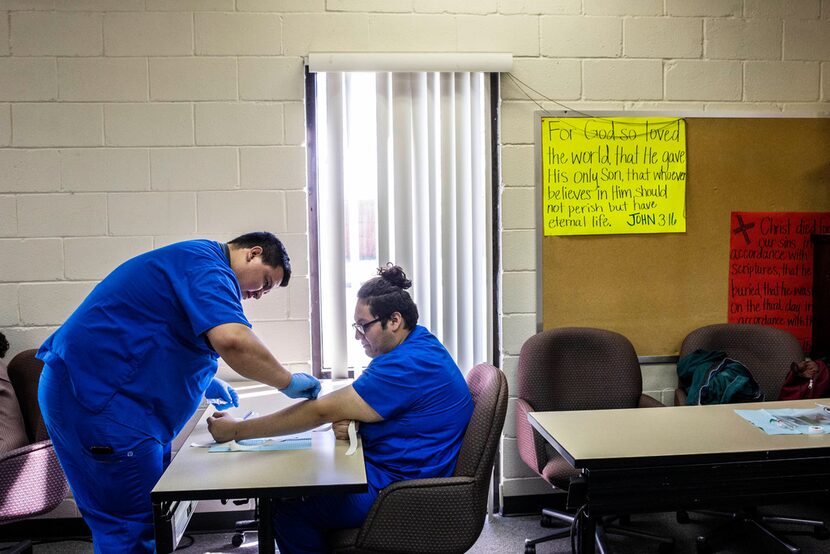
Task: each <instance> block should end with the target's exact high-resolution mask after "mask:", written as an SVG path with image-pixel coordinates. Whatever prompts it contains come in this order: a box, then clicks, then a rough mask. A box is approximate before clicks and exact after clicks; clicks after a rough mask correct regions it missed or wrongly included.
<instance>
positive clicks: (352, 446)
mask: <svg viewBox="0 0 830 554" xmlns="http://www.w3.org/2000/svg"><path fill="white" fill-rule="evenodd" d="M355 450H357V429H355V423H354V420H351V421H350V422H349V449H348V450H346V456H351V455H352V454H354V453H355Z"/></svg>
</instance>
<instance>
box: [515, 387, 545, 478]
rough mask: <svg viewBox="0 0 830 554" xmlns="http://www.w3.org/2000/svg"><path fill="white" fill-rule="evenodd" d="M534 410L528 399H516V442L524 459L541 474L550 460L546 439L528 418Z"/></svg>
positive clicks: (520, 455)
mask: <svg viewBox="0 0 830 554" xmlns="http://www.w3.org/2000/svg"><path fill="white" fill-rule="evenodd" d="M533 411H535V410H534V409H533V406H531V405H530V403H529V402H528V401H527V400H524V399H522V398H517V399H516V444H517V447H518V448H519V457H521V459H522V461H523V462H524V463H526V464H527V465H528V466H529V467H530V469H532V470H534V471H535V472H536V473H538V474H539V475H541V474H542V469H543V468H544V467H545V464H546V463H547V462H548V454H547V452H546V451H545V439H543V438H542V435H540V434H539V433H538V431H536V430H535V429H534V428H533V426H532V425H531V424H530V422H529V421H528V420H527V414H529V413H530V412H533Z"/></svg>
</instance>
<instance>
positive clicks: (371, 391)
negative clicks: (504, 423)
mask: <svg viewBox="0 0 830 554" xmlns="http://www.w3.org/2000/svg"><path fill="white" fill-rule="evenodd" d="M379 273H380V276H379V277H375V278H373V279H370V280H369V281H367V282H366V283H364V284H363V286H362V287H360V290H359V291H358V293H357V306H356V307H355V311H354V324H352V327H354V330H355V338H356V339H358V340H359V341H360V342H361V344H362V345H363V350H364V351H365V352H366V354H367V355H368V356H369V357H370V358H372V361H371V362H370V363H369V366H368V367H367V368H366V370H365V371H364V372H363V373H362V374H361V376H360V377H358V378H357V379H356V380H355V381H354V383H353V384H352V385H351V386H348V387H344V388H341V389H339V390H337V391H335V392H333V393H331V394H327V395H325V396H322V397H320V399H318V400H316V401H314V402H302V403H300V404H294V405H293V406H290V407H288V408H286V409H284V410H281V411H279V412H275V413H273V414H269V415H267V416H263V417H259V418H253V419H248V420H244V421H242V420H236V419H234V418H233V417H230V416H228V415H227V414H226V413H222V412H219V413H216V414H214V415H213V416H212V417H210V418H208V429H210V432H211V434H212V435H213V437H214V438H215V439H216V440H217V441H220V442H222V441H228V440H237V439H247V438H256V437H268V436H273V435H281V434H286V433H296V432H300V431H305V430H307V429H312V428H314V427H316V426H318V425H320V424H322V423H327V422H335V423H334V429H335V435H336V436H337V437H338V438H346V436H347V435H346V432H345V429H346V427H347V425H348V421H347V420H356V421H358V422H361V424H360V435H361V439H362V441H363V455H364V458H365V460H366V478H367V480H368V482H369V491H368V492H366V493H362V494H339V495H324V496H309V497H306V498H300V499H296V500H289V501H284V502H275V504H274V534H275V536H276V539H277V545H278V546H279V549H280V552H281V553H283V554H305V553H307V554H315V553H322V552H327V551H328V547H327V546H326V540H325V534H326V531H327V530H329V529H346V528H354V527H360V526H361V525H362V524H363V522H364V520H365V519H366V515H367V514H368V513H369V509H370V508H371V507H372V503H373V502H374V501H375V498H376V497H377V495H378V493H379V492H380V490H381V489H382V488H384V487H385V486H387V485H389V484H390V483H392V482H394V481H401V480H407V479H425V478H430V477H449V476H451V475H452V474H453V472H454V471H455V462H456V459H457V458H458V451H459V449H460V448H461V442H462V440H463V439H464V432H465V430H466V429H467V423H469V421H470V416H471V415H472V413H473V401H472V397H471V396H470V391H469V388H468V387H467V383H466V381H465V380H464V376H463V375H462V374H461V371H460V370H459V369H458V366H457V365H456V364H455V362H454V361H453V359H452V357H451V356H450V354H449V352H447V349H446V348H444V346H443V345H442V344H441V343H440V342H439V341H438V339H437V338H435V336H434V335H432V333H430V332H429V331H428V330H427V329H426V328H425V327H422V326H420V325H417V323H418V308H417V307H416V306H415V303H414V302H413V301H412V298H411V297H410V296H409V293H408V292H407V291H406V289H408V288H409V287H411V286H412V283H411V281H409V280H408V279H407V278H406V275H405V274H404V272H403V270H402V269H401V268H400V267H398V266H392V265H391V264H390V265H388V266H387V267H385V268H381V269H380V270H379Z"/></svg>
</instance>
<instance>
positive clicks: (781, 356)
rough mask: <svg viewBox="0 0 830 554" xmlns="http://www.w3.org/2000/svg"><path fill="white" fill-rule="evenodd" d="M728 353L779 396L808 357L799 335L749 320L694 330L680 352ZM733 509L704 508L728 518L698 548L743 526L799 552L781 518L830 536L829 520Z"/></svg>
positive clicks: (682, 395) (679, 400)
mask: <svg viewBox="0 0 830 554" xmlns="http://www.w3.org/2000/svg"><path fill="white" fill-rule="evenodd" d="M698 349H703V350H710V351H720V352H725V353H726V355H727V356H728V357H730V358H732V359H734V360H738V361H739V362H741V363H742V364H744V365H745V366H746V367H747V369H749V372H750V373H751V374H752V376H753V377H754V378H755V380H756V381H758V384H759V385H760V386H761V391H762V392H763V393H764V399H765V400H768V401H772V400H778V393H779V392H780V390H781V385H783V384H784V379H785V378H786V376H787V371H788V370H789V368H790V364H791V363H792V362H798V361H801V360H803V359H804V352H803V351H802V350H801V344H800V343H799V342H798V340H797V339H796V338H795V337H794V336H793V335H791V334H790V333H788V332H787V331H784V330H782V329H776V328H774V327H767V326H765V325H752V324H744V323H718V324H715V325H707V326H705V327H700V328H699V329H695V330H694V331H692V332H691V333H689V334H688V335H687V336H686V338H685V339H683V343H682V344H681V346H680V355H681V356H685V355H686V354H691V353H692V352H694V351H695V350H698ZM674 402H675V405H678V406H682V405H684V404H685V403H686V391H685V390H684V389H682V388H680V387H678V388H677V389H676V390H675V395H674ZM734 508H737V509H734V510H729V511H716V510H709V511H704V512H701V513H705V514H709V515H713V516H718V517H724V518H726V523H725V524H724V525H722V526H720V527H718V528H716V529H715V530H714V531H712V532H711V533H709V534H708V535H701V536H699V537H697V551H698V552H699V553H700V554H705V553H710V552H715V551H716V550H717V548H718V543H719V542H720V539H722V538H728V537H729V536H731V535H733V534H734V533H733V531H734V528H735V527H736V526H738V525H741V526H746V527H749V528H753V529H756V530H759V531H761V532H762V534H763V535H765V536H766V537H768V538H770V539H772V540H773V541H774V542H776V543H777V546H779V547H780V548H781V550H782V551H786V552H800V549H799V547H798V546H796V545H794V544H792V543H791V542H789V540H787V539H785V538H784V537H782V536H781V535H780V534H779V533H778V532H776V531H775V530H774V529H773V528H772V527H771V526H770V524H775V523H782V524H785V525H786V526H787V527H788V528H790V529H791V528H792V526H794V525H801V526H806V527H809V528H811V529H810V530H811V532H812V534H813V536H815V537H816V538H827V537H828V536H830V531H828V529H827V527H826V526H825V525H824V522H822V521H818V520H815V519H811V518H804V517H797V516H787V517H784V516H778V515H772V514H763V513H760V512H759V511H758V510H757V509H756V507H755V506H740V507H734ZM677 521H679V522H680V523H688V522H689V521H690V520H689V514H688V512H686V511H680V512H677Z"/></svg>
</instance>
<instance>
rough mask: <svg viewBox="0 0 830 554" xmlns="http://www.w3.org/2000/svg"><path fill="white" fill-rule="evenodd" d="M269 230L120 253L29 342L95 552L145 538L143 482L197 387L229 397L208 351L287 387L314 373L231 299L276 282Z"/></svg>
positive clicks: (227, 402) (296, 387) (311, 381)
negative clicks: (263, 335)
mask: <svg viewBox="0 0 830 554" xmlns="http://www.w3.org/2000/svg"><path fill="white" fill-rule="evenodd" d="M290 277H291V264H290V261H289V258H288V254H287V252H286V250H285V247H284V246H283V244H282V242H280V240H279V239H278V238H277V237H275V236H274V235H272V234H271V233H266V232H258V233H249V234H246V235H242V236H240V237H237V238H235V239H234V240H232V241H230V242H229V243H227V244H223V243H220V242H215V241H209V240H191V241H186V242H180V243H176V244H171V245H169V246H166V247H163V248H159V249H157V250H153V251H150V252H147V253H145V254H142V255H140V256H137V257H135V258H133V259H131V260H128V261H126V262H124V263H123V264H122V265H120V266H119V267H117V268H116V269H115V270H114V271H113V272H112V273H110V274H109V275H108V276H107V277H106V278H104V280H103V281H101V282H100V283H99V284H98V285H97V286H96V287H95V288H94V289H93V290H92V292H91V293H90V294H89V296H87V298H86V299H85V300H84V301H83V303H81V305H80V306H79V307H78V308H77V309H76V310H75V311H74V312H73V313H72V315H71V316H69V318H68V319H67V320H66V322H65V323H64V324H63V325H62V326H61V327H60V328H58V330H57V331H55V332H54V333H53V334H52V335H51V336H50V337H49V338H48V339H47V340H46V342H45V343H43V345H42V346H41V347H40V350H39V351H38V354H37V356H38V358H40V359H41V360H43V361H44V363H45V364H46V365H45V367H44V369H43V373H42V374H41V379H40V388H39V393H38V396H39V401H40V406H41V409H42V411H43V418H44V422H45V423H46V428H47V430H48V431H49V436H50V438H51V439H52V442H53V443H54V445H55V452H56V453H57V455H58V460H59V461H60V463H61V466H62V467H63V469H64V472H65V473H66V477H67V479H68V481H69V484H70V487H71V488H72V493H73V495H74V497H75V501H76V503H77V505H78V509H79V510H80V512H81V514H82V515H83V518H84V521H86V523H87V525H89V527H90V529H91V530H92V539H93V546H94V550H95V552H96V553H119V554H121V553H128V552H136V553H151V552H153V551H154V550H155V541H154V538H153V514H152V504H151V502H150V491H151V490H152V488H153V486H154V485H155V484H156V482H157V481H158V479H159V478H160V477H161V474H162V472H163V471H164V468H165V467H166V465H167V464H168V463H169V461H170V443H171V441H172V440H173V438H174V437H175V436H176V434H177V433H178V432H179V431H180V430H181V428H182V427H183V426H184V425H185V423H187V421H188V419H189V418H190V417H191V416H192V415H193V413H194V412H195V411H196V409H197V408H198V406H199V404H200V402H201V399H202V397H203V396H205V397H207V398H208V399H209V400H212V401H216V402H219V403H220V405H219V406H218V407H217V408H218V409H224V408H227V407H230V406H236V405H238V396H237V395H236V392H235V391H234V390H233V389H232V388H231V387H230V386H228V385H227V383H224V382H223V381H221V380H219V379H216V378H215V377H214V375H215V373H216V370H217V366H218V363H217V360H218V358H219V357H220V356H221V357H222V359H223V360H225V362H226V363H227V364H228V365H229V366H230V367H231V368H233V369H234V370H235V371H236V372H237V373H239V374H240V375H242V376H244V377H247V378H249V379H254V380H256V381H259V382H261V383H265V384H268V385H271V386H274V387H277V388H278V389H280V390H281V391H282V392H283V393H285V394H286V395H288V396H290V397H291V398H300V397H304V398H316V396H317V394H318V393H319V390H320V384H319V382H318V381H317V380H316V379H315V378H314V377H312V376H311V375H308V374H304V373H295V374H292V373H291V372H289V371H288V370H287V369H285V368H284V367H283V366H282V365H281V364H280V362H279V361H277V359H276V358H275V357H274V356H273V355H272V354H271V352H270V351H269V350H268V349H267V348H266V347H265V345H264V344H263V343H262V342H261V341H260V340H259V338H257V336H256V335H255V334H254V333H253V331H251V328H250V327H251V324H250V323H249V322H248V320H247V319H246V317H245V314H244V312H243V310H242V300H244V299H248V298H254V299H259V298H261V297H262V295H264V294H267V293H268V292H269V291H270V290H271V289H272V288H273V287H284V286H286V285H288V281H289V279H290Z"/></svg>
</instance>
